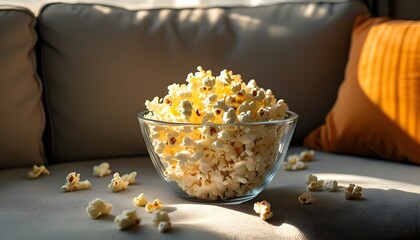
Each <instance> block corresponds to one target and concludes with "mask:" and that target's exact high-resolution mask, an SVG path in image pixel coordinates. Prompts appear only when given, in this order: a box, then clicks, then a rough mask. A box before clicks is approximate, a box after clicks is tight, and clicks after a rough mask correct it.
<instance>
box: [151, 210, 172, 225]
mask: <svg viewBox="0 0 420 240" xmlns="http://www.w3.org/2000/svg"><path fill="white" fill-rule="evenodd" d="M161 222H168V223H169V224H170V223H171V219H170V218H169V215H168V212H166V211H158V212H155V213H153V216H152V223H153V225H154V226H155V227H158V226H159V224H160V223H161Z"/></svg>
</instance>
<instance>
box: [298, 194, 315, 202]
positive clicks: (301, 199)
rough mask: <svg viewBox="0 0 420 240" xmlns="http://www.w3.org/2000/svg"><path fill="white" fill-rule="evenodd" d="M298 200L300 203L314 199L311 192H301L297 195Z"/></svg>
mask: <svg viewBox="0 0 420 240" xmlns="http://www.w3.org/2000/svg"><path fill="white" fill-rule="evenodd" d="M298 200H299V202H300V203H302V204H311V203H312V202H313V201H314V199H313V198H312V196H311V194H309V193H302V194H301V195H300V196H299V197H298Z"/></svg>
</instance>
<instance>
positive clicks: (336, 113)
mask: <svg viewBox="0 0 420 240" xmlns="http://www.w3.org/2000/svg"><path fill="white" fill-rule="evenodd" d="M358 20H359V21H358V23H357V26H356V27H355V29H354V32H353V36H352V46H351V51H350V58H349V62H348V65H347V69H346V78H345V80H344V82H343V84H342V85H341V88H340V91H339V95H338V98H337V101H336V103H335V105H334V107H333V108H332V109H331V111H330V113H328V115H327V117H326V123H325V124H324V125H322V126H321V127H319V128H318V129H316V130H314V131H313V132H312V133H311V134H310V135H309V136H308V137H307V138H306V139H305V145H307V146H308V147H312V148H316V149H322V150H325V151H330V152H338V153H349V154H359V155H364V156H379V157H381V158H384V159H388V160H396V161H410V162H412V163H416V164H420V110H419V109H420V95H419V94H418V93H419V92H420V21H408V20H395V19H387V18H369V17H362V18H360V19H358Z"/></svg>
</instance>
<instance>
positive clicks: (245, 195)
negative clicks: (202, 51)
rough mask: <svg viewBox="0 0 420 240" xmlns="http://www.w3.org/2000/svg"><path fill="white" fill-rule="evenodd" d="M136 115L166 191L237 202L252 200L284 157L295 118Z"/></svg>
mask: <svg viewBox="0 0 420 240" xmlns="http://www.w3.org/2000/svg"><path fill="white" fill-rule="evenodd" d="M148 113H149V111H144V112H141V113H139V114H138V119H139V122H140V128H141V131H142V134H143V137H144V140H145V142H146V146H147V149H148V152H149V154H150V157H151V159H152V161H153V164H154V166H155V168H156V170H157V172H158V173H159V175H160V176H161V177H162V179H163V180H164V181H165V182H167V183H168V184H169V186H170V188H171V189H172V190H173V191H174V192H175V193H176V194H177V195H179V196H180V197H182V198H184V199H188V200H191V201H198V202H204V203H217V204H239V203H243V202H246V201H249V200H251V199H253V198H254V197H256V196H257V195H258V194H259V193H260V192H261V191H262V190H263V189H264V188H265V187H266V186H267V185H268V183H269V182H270V181H271V180H272V179H273V177H274V175H275V174H276V173H277V171H278V170H279V168H280V166H281V162H282V161H283V159H284V158H285V156H286V152H287V150H288V148H289V143H290V140H291V138H292V136H293V131H294V129H295V126H296V122H297V119H298V115H297V114H296V113H294V112H291V111H288V112H287V116H288V117H287V118H286V119H283V120H273V121H267V122H250V123H234V124H213V123H206V124H193V123H178V122H164V121H158V120H154V119H150V118H147V117H146V115H147V114H148Z"/></svg>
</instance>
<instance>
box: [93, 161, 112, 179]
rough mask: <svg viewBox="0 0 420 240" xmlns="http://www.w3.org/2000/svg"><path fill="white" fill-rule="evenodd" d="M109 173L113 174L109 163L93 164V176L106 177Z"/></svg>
mask: <svg viewBox="0 0 420 240" xmlns="http://www.w3.org/2000/svg"><path fill="white" fill-rule="evenodd" d="M108 174H111V169H109V163H107V162H103V163H101V164H99V165H96V166H93V176H97V177H104V176H106V175H108Z"/></svg>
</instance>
